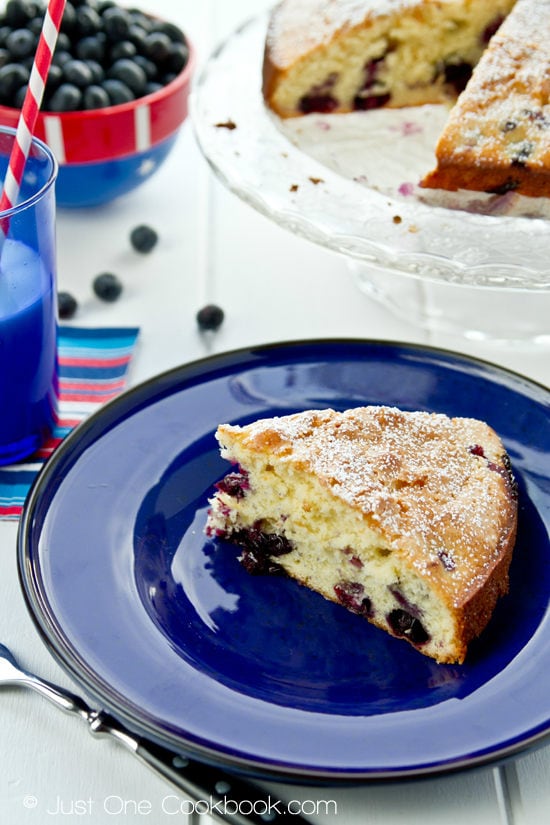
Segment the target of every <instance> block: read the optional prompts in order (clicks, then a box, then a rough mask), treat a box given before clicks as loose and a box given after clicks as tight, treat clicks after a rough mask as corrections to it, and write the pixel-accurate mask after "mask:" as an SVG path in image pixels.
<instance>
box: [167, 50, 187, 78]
mask: <svg viewBox="0 0 550 825" xmlns="http://www.w3.org/2000/svg"><path fill="white" fill-rule="evenodd" d="M188 62H189V47H188V45H187V43H173V44H172V51H171V54H170V57H169V59H168V67H169V68H170V69H171V70H172V71H173V72H175V73H176V74H179V73H180V72H181V71H183V69H185V67H186V66H187V63H188Z"/></svg>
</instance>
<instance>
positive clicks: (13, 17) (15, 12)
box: [4, 0, 28, 28]
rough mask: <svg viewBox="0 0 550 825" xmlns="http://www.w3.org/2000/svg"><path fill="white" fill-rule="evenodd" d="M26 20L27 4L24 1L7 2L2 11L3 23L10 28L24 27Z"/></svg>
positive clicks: (9, 0)
mask: <svg viewBox="0 0 550 825" xmlns="http://www.w3.org/2000/svg"><path fill="white" fill-rule="evenodd" d="M27 20H28V14H27V4H26V3H25V2H24V0H8V2H7V3H6V8H5V11H4V21H5V22H6V23H7V25H8V26H11V27H12V28H18V27H19V26H25V25H26V23H27Z"/></svg>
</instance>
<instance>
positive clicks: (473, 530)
mask: <svg viewBox="0 0 550 825" xmlns="http://www.w3.org/2000/svg"><path fill="white" fill-rule="evenodd" d="M216 437H217V439H218V441H219V443H220V447H221V454H222V456H223V457H224V458H225V459H227V460H228V461H230V462H231V464H232V469H231V471H230V472H229V473H228V474H227V475H226V476H225V478H223V479H222V480H221V481H220V482H219V483H218V485H217V489H216V492H215V494H214V496H213V498H212V499H211V507H210V511H209V515H208V520H207V525H206V532H207V534H208V535H209V536H211V537H213V538H215V539H219V540H222V541H230V542H233V543H236V544H237V545H239V547H240V548H241V552H240V560H241V562H242V564H243V566H244V567H245V569H246V570H247V571H248V572H249V573H250V574H254V575H258V576H261V575H285V576H290V577H291V578H293V579H295V580H296V581H297V582H299V583H300V584H301V585H303V586H306V587H308V588H310V589H312V590H314V591H316V592H318V593H320V594H321V595H322V596H324V597H325V598H327V599H329V600H331V601H334V602H337V603H338V604H340V605H341V606H342V608H343V609H347V610H350V611H351V612H353V613H355V614H357V615H358V616H360V617H362V618H364V619H365V620H367V621H369V622H371V623H373V624H374V625H376V626H377V627H379V628H381V629H382V630H385V631H386V632H387V633H389V634H391V635H392V636H395V637H398V638H400V639H403V640H404V641H407V642H409V643H410V644H412V645H413V646H414V647H415V648H416V649H417V650H418V651H420V652H421V653H423V654H425V655H427V656H430V657H432V658H433V659H435V660H436V661H438V662H442V663H450V662H459V663H460V662H463V661H464V658H465V656H466V653H467V649H468V644H469V642H470V641H471V640H472V639H474V638H475V637H477V636H479V635H480V633H482V631H483V630H484V628H485V627H486V625H487V624H488V622H489V620H490V618H491V615H492V613H493V611H494V608H495V606H496V604H497V601H498V600H499V598H500V597H501V596H503V595H504V594H506V593H507V591H508V569H509V565H510V561H511V556H512V551H513V547H514V543H515V535H516V523H517V495H516V489H515V483H514V479H513V475H512V471H511V467H510V462H509V459H508V456H507V454H506V451H505V449H504V447H503V445H502V443H501V441H500V439H499V437H498V436H497V435H496V433H495V432H494V431H493V430H492V429H491V428H490V427H489V426H488V425H487V424H485V423H484V422H481V421H477V420H475V419H469V418H449V417H447V416H445V415H443V414H438V413H425V412H404V411H401V410H399V409H396V408H394V407H385V406H380V407H378V406H369V407H359V408H355V409H350V410H347V411H345V412H336V411H334V410H331V409H327V410H313V411H305V412H301V413H296V414H293V415H288V416H281V417H276V418H269V419H263V420H259V421H256V422H254V423H252V424H248V425H245V426H238V425H230V424H222V425H220V427H219V428H218V431H217V433H216ZM220 552H223V550H222V546H220ZM258 586H261V584H260V582H258ZM362 643H363V642H362V640H361V635H360V627H358V637H357V644H362ZM364 643H365V644H367V642H366V641H364Z"/></svg>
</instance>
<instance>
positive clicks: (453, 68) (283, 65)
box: [263, 0, 550, 197]
mask: <svg viewBox="0 0 550 825" xmlns="http://www.w3.org/2000/svg"><path fill="white" fill-rule="evenodd" d="M549 28H550V0H282V2H280V3H279V4H278V5H277V6H276V7H275V9H274V10H273V12H272V14H271V16H270V20H269V26H268V31H267V36H266V43H265V50H264V62H263V95H264V99H265V101H266V104H267V105H268V106H269V107H270V108H271V109H272V110H273V111H274V112H275V113H276V114H277V115H279V116H280V117H283V118H288V117H297V116H301V115H306V114H310V113H312V112H322V113H326V114H328V113H346V112H352V111H364V110H370V109H377V108H381V107H403V106H413V105H420V104H441V103H442V104H447V105H449V106H450V107H451V112H450V116H449V120H448V123H447V124H446V126H445V127H444V130H443V132H442V134H441V137H440V139H439V142H438V145H437V147H436V168H435V169H434V170H433V171H432V172H429V173H427V174H426V175H424V177H423V179H422V181H421V185H422V186H423V187H426V188H432V189H447V190H451V191H456V190H458V189H466V190H474V191H481V192H487V193H491V194H505V193H507V192H510V191H513V192H516V193H518V194H522V195H527V196H531V197H548V196H550V126H549V124H550V86H549V81H548V63H549V60H550V37H549Z"/></svg>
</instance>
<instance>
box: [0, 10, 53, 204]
mask: <svg viewBox="0 0 550 825" xmlns="http://www.w3.org/2000/svg"><path fill="white" fill-rule="evenodd" d="M64 10H65V0H49V3H48V8H47V9H46V13H45V15H44V22H43V23H42V31H41V32H40V37H39V40H38V45H37V47H36V53H35V56H34V61H33V64H32V69H31V74H30V78H29V85H28V87H27V92H26V94H25V99H24V101H23V106H22V107H21V114H20V115H19V120H18V122H17V130H16V134H15V139H14V142H13V147H12V151H11V154H10V159H9V163H8V169H7V172H6V178H5V180H4V188H3V190H2V195H1V196H0V211H4V210H6V209H11V208H12V207H13V206H15V204H16V203H17V198H18V196H19V188H20V186H21V181H22V180H23V172H24V171H25V163H26V162H27V157H28V155H29V152H30V148H31V141H32V136H33V134H34V130H35V127H36V121H37V118H38V113H39V111H40V105H41V103H42V98H43V96H44V87H45V86H46V80H47V78H48V72H49V70H50V66H51V62H52V57H53V53H54V50H55V44H56V42H57V35H58V34H59V28H60V26H61V18H62V17H63V12H64Z"/></svg>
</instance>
